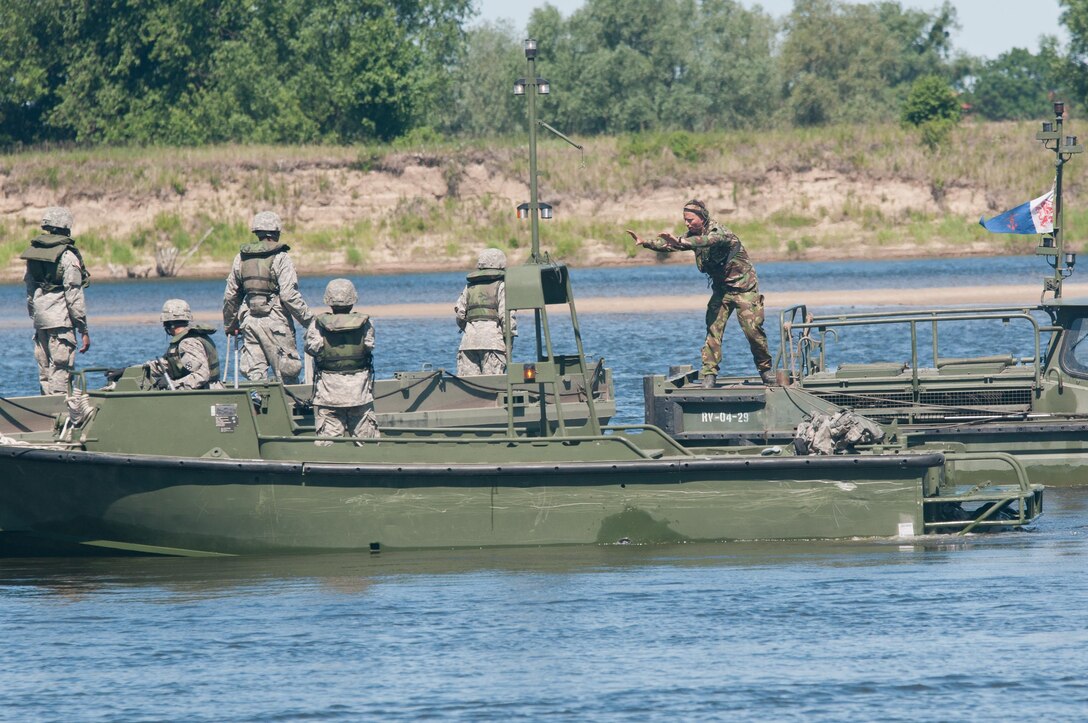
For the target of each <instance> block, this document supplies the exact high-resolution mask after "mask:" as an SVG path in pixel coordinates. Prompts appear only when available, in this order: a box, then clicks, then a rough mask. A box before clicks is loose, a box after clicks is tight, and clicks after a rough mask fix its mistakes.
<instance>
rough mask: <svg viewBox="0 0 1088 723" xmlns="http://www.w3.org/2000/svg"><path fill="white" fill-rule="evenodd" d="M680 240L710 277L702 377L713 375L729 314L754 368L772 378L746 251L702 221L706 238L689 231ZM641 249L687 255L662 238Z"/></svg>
mask: <svg viewBox="0 0 1088 723" xmlns="http://www.w3.org/2000/svg"><path fill="white" fill-rule="evenodd" d="M680 240H681V242H683V243H684V244H686V245H688V246H690V247H691V249H692V250H693V251H694V252H695V265H696V266H697V267H698V268H699V270H700V271H702V272H703V273H704V274H706V275H707V276H709V277H710V289H711V294H710V301H709V302H708V303H707V305H706V342H705V343H704V344H703V353H702V356H703V368H702V372H701V374H702V375H703V376H705V375H708V374H713V375H717V373H718V368H719V365H720V364H721V361H722V334H723V333H725V324H726V322H727V321H729V315H730V314H732V313H733V311H736V312H737V319H738V320H739V321H740V328H741V330H742V331H743V332H744V336H745V337H746V338H747V339H748V346H749V347H751V349H752V358H753V359H754V360H755V363H756V369H758V370H759V373H760V375H761V376H763V377H764V378H765V379H766V377H767V376H769V375H770V374H771V366H772V364H773V361H772V359H771V353H770V351H769V349H768V347H767V334H766V332H764V331H763V319H764V311H763V295H762V294H760V293H759V280H758V279H757V278H756V269H755V267H754V266H752V262H751V260H749V258H748V251H747V250H745V248H744V245H743V244H741V242H740V239H739V238H738V237H737V235H736V234H735V233H733V232H732V231H730V230H729V229H727V228H726V227H725V226H722V225H721V224H718V223H716V222H715V221H713V220H708V221H707V222H706V225H705V233H703V234H695V233H691V232H688V233H686V234H685V235H684V236H683V237H682V238H681V239H680ZM645 247H646V248H648V249H652V250H654V251H664V252H673V251H681V250H686V249H677V248H671V247H669V245H668V244H667V243H666V242H665V241H663V240H661V239H653V240H651V241H647V242H646V243H645Z"/></svg>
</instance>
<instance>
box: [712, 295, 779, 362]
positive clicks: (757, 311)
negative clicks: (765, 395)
mask: <svg viewBox="0 0 1088 723" xmlns="http://www.w3.org/2000/svg"><path fill="white" fill-rule="evenodd" d="M734 310H736V312H737V320H738V321H739V322H740V328H741V331H743V332H744V336H745V337H746V338H747V339H748V346H750V347H751V348H752V359H754V360H755V362H756V369H758V370H759V372H760V373H761V374H762V373H763V372H769V371H770V370H771V366H772V363H773V362H772V360H771V352H770V351H769V349H768V348H767V334H766V332H764V331H763V316H764V313H763V295H762V294H760V293H759V292H758V291H749V292H746V293H743V294H727V293H724V292H721V291H715V292H714V293H713V295H712V296H711V297H710V302H709V303H708V304H707V305H706V343H704V344H703V369H702V373H703V374H704V375H705V374H717V373H718V368H719V365H720V364H721V362H722V334H723V333H725V324H726V322H728V321H729V315H730V314H732V313H733V311H734Z"/></svg>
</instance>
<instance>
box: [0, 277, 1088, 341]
mask: <svg viewBox="0 0 1088 723" xmlns="http://www.w3.org/2000/svg"><path fill="white" fill-rule="evenodd" d="M1041 290H1042V284H1041V283H1039V284H1022V285H1015V286H962V287H935V288H917V289H845V290H842V289H840V290H836V291H819V290H815V291H786V292H771V293H768V294H766V295H765V296H766V305H767V308H768V309H782V308H785V307H788V306H794V305H796V304H807V305H808V307H809V308H810V309H811V310H814V311H819V310H820V309H826V308H829V307H842V306H858V307H871V306H905V307H938V306H971V305H975V304H1003V305H1005V304H1024V305H1033V304H1037V303H1038V302H1039V296H1040V292H1041ZM1063 297H1064V298H1066V299H1076V298H1080V297H1088V284H1068V285H1066V287H1065V290H1064V293H1063ZM1048 298H1049V297H1048ZM576 301H577V306H578V313H579V314H631V313H646V312H671V311H691V312H699V311H702V310H703V309H705V308H706V302H707V294H697V295H695V294H692V295H684V296H641V297H635V298H632V297H630V296H599V297H589V298H583V299H578V298H576ZM360 311H365V312H366V313H368V314H370V315H371V316H373V317H375V318H377V319H382V318H420V319H421V318H441V317H444V316H450V317H452V315H453V301H452V300H451V301H450V303H448V304H442V303H437V304H436V303H428V304H379V305H374V306H370V305H366V304H365V299H364V304H363V305H362V306H360ZM158 319H159V312H158V309H148V310H147V311H146V312H138V313H132V314H114V315H107V316H103V315H97V314H95V313H94V309H93V307H92V309H91V331H92V334H93V332H94V328H95V327H96V326H98V325H101V324H139V323H156V322H158ZM196 319H197V321H201V322H205V323H208V322H211V323H216V324H221V323H222V317H221V316H220V315H219V314H218V313H216V312H199V313H197V314H196ZM29 325H30V320H29V319H27V320H25V321H22V320H20V321H18V322H16V321H7V322H0V328H5V327H6V328H12V327H22V326H27V327H29Z"/></svg>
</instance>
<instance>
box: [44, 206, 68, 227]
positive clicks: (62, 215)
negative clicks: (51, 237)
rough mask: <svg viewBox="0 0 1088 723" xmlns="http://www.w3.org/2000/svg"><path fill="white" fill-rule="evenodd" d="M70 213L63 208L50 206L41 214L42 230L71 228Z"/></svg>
mask: <svg viewBox="0 0 1088 723" xmlns="http://www.w3.org/2000/svg"><path fill="white" fill-rule="evenodd" d="M72 223H73V219H72V212H71V211H69V210H68V209H67V208H65V207H64V206H50V207H49V208H47V209H45V213H44V214H42V228H66V229H71V228H72Z"/></svg>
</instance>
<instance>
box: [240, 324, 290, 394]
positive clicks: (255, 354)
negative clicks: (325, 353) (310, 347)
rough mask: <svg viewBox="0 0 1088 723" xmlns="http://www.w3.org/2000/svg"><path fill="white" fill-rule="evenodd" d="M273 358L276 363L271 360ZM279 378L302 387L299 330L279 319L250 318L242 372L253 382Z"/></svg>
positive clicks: (244, 337) (244, 333) (244, 331)
mask: <svg viewBox="0 0 1088 723" xmlns="http://www.w3.org/2000/svg"><path fill="white" fill-rule="evenodd" d="M269 355H273V356H274V357H275V359H274V360H273V361H274V362H275V363H274V364H272V363H270V361H269ZM269 368H272V376H277V373H276V372H277V370H279V374H278V376H279V378H280V379H281V380H282V381H283V383H284V384H298V379H299V372H300V371H301V369H302V358H301V357H300V356H299V354H298V343H297V342H296V340H295V329H294V327H293V326H291V325H289V324H287V323H285V322H284V321H282V320H281V319H279V318H277V317H275V316H265V317H256V316H248V317H246V320H245V323H244V324H242V353H241V359H240V360H239V362H238V371H240V372H242V375H243V376H244V377H245V378H246V379H249V380H250V381H260V380H262V379H265V378H267V377H268V376H269V374H268V370H269Z"/></svg>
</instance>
